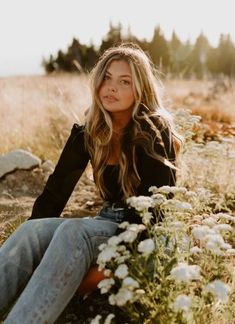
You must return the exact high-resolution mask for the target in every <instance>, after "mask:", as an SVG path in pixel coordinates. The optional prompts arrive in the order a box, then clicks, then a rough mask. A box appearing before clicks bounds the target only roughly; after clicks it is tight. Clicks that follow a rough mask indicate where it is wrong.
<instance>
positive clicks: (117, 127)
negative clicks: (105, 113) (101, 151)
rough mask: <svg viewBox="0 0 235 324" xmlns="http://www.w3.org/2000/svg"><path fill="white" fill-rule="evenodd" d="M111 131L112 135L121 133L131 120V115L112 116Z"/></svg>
mask: <svg viewBox="0 0 235 324" xmlns="http://www.w3.org/2000/svg"><path fill="white" fill-rule="evenodd" d="M111 117H112V122H113V131H114V133H123V130H124V128H125V127H126V126H127V125H128V123H129V122H130V120H131V117H132V115H131V114H128V115H127V114H125V115H124V114H120V115H119V114H112V116H111Z"/></svg>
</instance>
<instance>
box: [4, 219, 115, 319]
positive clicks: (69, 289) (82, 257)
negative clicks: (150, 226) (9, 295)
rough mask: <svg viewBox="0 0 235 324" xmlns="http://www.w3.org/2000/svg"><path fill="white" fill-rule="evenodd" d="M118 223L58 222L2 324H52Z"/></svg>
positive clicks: (88, 220)
mask: <svg viewBox="0 0 235 324" xmlns="http://www.w3.org/2000/svg"><path fill="white" fill-rule="evenodd" d="M117 226H118V224H117V223H115V222H111V221H102V220H96V219H92V218H90V219H68V220H65V221H64V222H63V223H61V224H60V225H59V226H58V227H57V229H56V231H55V233H54V236H53V238H52V240H51V242H50V244H49V246H48V248H47V249H46V252H45V254H44V256H43V258H42V260H41V262H40V263H39V265H38V267H37V268H36V270H35V271H34V273H33V275H32V276H31V279H30V280H29V282H28V284H27V286H26V287H25V289H24V291H23V292H22V294H21V295H20V297H19V299H18V300H17V302H16V304H15V305H14V307H13V308H12V310H11V311H10V313H9V314H8V317H7V318H6V320H5V322H4V323H5V324H14V323H24V324H31V323H35V324H36V323H38V324H42V323H48V324H49V323H54V322H55V320H56V319H57V318H58V316H59V315H60V313H61V312H62V311H63V310H64V308H65V306H66V305H67V304H68V302H69V301H70V299H71V298H72V297H73V295H74V293H75V292H76V290H77V289H78V287H79V285H80V283H81V280H82V279H83V277H84V275H85V274H86V272H87V271H88V269H89V267H90V265H91V264H92V263H95V261H96V258H97V255H98V246H99V245H100V244H101V243H103V242H105V241H106V240H107V239H108V238H109V237H110V236H112V235H113V234H114V233H115V231H116V229H117Z"/></svg>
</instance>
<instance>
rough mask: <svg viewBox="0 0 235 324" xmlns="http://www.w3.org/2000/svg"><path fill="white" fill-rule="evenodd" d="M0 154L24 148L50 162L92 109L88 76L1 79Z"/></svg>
mask: <svg viewBox="0 0 235 324" xmlns="http://www.w3.org/2000/svg"><path fill="white" fill-rule="evenodd" d="M0 91H1V93H0V132H1V138H2V139H3V140H1V143H0V153H4V152H7V151H9V150H11V149H14V148H24V149H27V150H31V151H33V153H35V154H37V155H39V156H41V157H47V158H50V159H54V158H55V154H56V155H57V153H58V152H57V150H58V149H59V148H61V146H62V142H63V141H64V138H65V136H67V135H68V132H69V130H70V128H71V126H72V124H73V123H74V122H79V120H81V119H82V117H83V113H84V110H85V109H86V108H87V107H88V105H89V98H90V96H89V87H88V80H87V77H85V76H79V77H78V76H71V75H66V74H65V75H59V76H35V77H10V78H2V79H0Z"/></svg>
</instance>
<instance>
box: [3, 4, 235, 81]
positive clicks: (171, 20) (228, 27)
mask: <svg viewBox="0 0 235 324" xmlns="http://www.w3.org/2000/svg"><path fill="white" fill-rule="evenodd" d="M233 3H234V0H0V77H2V76H11V75H29V74H42V73H43V68H42V67H41V61H42V58H43V57H44V58H46V59H48V58H49V55H50V54H52V55H56V54H57V52H58V50H59V49H62V50H64V51H66V50H67V48H68V46H69V45H70V44H71V42H72V39H73V38H74V37H75V38H77V39H79V41H80V42H81V43H85V44H87V45H89V44H90V42H91V41H92V42H93V43H94V44H95V45H97V46H98V45H100V43H101V40H102V38H103V37H104V36H105V35H106V34H107V32H108V30H109V24H110V22H112V23H113V25H117V24H118V23H119V22H120V23H121V24H122V26H123V29H124V30H125V29H126V30H127V28H128V26H130V28H131V31H132V33H133V34H134V35H135V36H137V37H138V38H140V39H143V38H145V39H147V40H150V39H151V37H152V36H153V31H154V28H155V27H156V26H160V27H161V29H162V31H163V34H164V35H165V37H166V38H167V39H170V37H171V34H172V31H173V30H175V31H176V34H177V35H178V37H179V38H180V39H181V41H186V40H188V39H190V40H191V41H192V42H194V41H195V39H196V37H197V36H198V35H199V34H200V33H201V32H203V33H204V34H205V35H206V36H207V38H208V40H209V41H210V43H211V45H213V46H216V45H217V43H218V40H219V36H220V34H221V33H224V34H230V35H231V37H232V40H233V42H235V19H234V9H233Z"/></svg>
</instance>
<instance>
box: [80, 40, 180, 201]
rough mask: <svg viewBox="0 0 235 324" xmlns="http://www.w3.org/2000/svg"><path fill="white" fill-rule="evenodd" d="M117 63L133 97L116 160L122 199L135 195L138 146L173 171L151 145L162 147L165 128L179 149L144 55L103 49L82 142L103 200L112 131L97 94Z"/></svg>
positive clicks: (126, 47) (130, 49)
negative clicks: (128, 77)
mask: <svg viewBox="0 0 235 324" xmlns="http://www.w3.org/2000/svg"><path fill="white" fill-rule="evenodd" d="M120 60H125V61H126V62H127V63H128V64H129V66H130V69H131V74H132V80H133V85H134V87H133V88H134V96H135V104H134V107H133V113H132V120H131V122H130V123H129V124H128V125H127V126H126V129H125V131H124V135H123V139H122V142H121V154H120V157H119V178H118V181H119V183H120V185H121V189H122V191H123V194H124V196H123V199H126V198H127V197H130V196H132V195H135V194H136V192H137V187H138V186H139V184H140V177H139V174H138V170H137V156H136V148H137V147H138V145H139V146H140V147H142V148H143V149H144V151H145V153H146V154H148V155H150V156H151V157H153V158H155V159H157V160H159V161H161V162H162V163H164V164H166V165H168V166H169V167H170V168H171V169H175V163H174V161H170V158H168V157H167V154H166V150H165V154H164V155H165V156H162V155H160V154H158V153H157V152H156V151H155V149H154V145H155V143H156V142H158V143H161V144H163V147H164V143H163V139H162V131H163V130H166V129H168V135H169V141H170V143H172V145H173V147H174V150H175V152H178V151H179V148H180V137H179V136H178V135H177V134H176V132H175V131H174V129H173V124H172V119H171V115H170V114H169V113H168V112H167V111H166V110H165V109H164V108H163V106H162V102H161V97H160V95H159V91H158V84H157V79H156V74H155V70H154V68H153V66H152V63H151V61H150V59H149V58H148V56H147V55H146V54H145V52H144V51H143V50H142V49H141V48H140V47H138V46H137V45H134V44H130V43H128V44H127V43H124V44H121V45H119V46H116V47H112V48H109V49H108V50H106V51H105V52H104V54H103V55H102V56H101V57H100V59H99V60H98V62H97V64H96V66H95V67H94V68H93V70H92V72H91V74H90V77H91V91H92V104H91V106H90V108H89V109H88V111H87V114H86V122H85V143H86V147H87V149H88V151H89V154H90V156H91V163H92V166H93V173H94V180H95V183H96V185H97V187H98V189H99V191H100V193H101V196H102V197H103V198H104V199H105V198H106V197H107V194H108V192H107V188H105V185H104V179H103V174H104V170H105V167H106V165H107V162H108V159H109V156H110V153H111V147H112V139H113V135H114V131H113V125H112V119H111V116H110V114H109V112H107V111H106V110H105V108H104V107H103V106H102V103H101V101H100V98H99V95H98V93H99V89H100V86H101V84H102V82H103V80H104V76H105V74H106V71H107V68H108V67H109V65H110V63H111V62H112V61H120Z"/></svg>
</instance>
